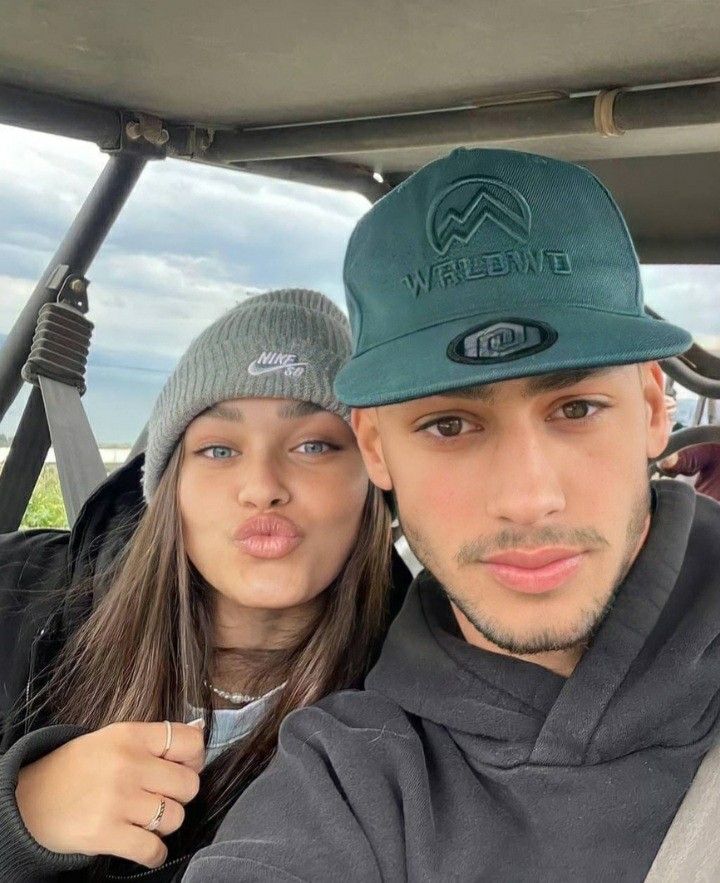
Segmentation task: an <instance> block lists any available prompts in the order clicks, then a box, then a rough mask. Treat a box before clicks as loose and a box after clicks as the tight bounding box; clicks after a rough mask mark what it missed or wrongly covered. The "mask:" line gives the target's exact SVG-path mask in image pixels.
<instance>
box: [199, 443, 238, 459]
mask: <svg viewBox="0 0 720 883" xmlns="http://www.w3.org/2000/svg"><path fill="white" fill-rule="evenodd" d="M200 453H201V454H202V455H203V457H207V459H208V460H229V459H230V457H232V456H233V454H235V453H236V451H234V450H233V449H232V448H228V447H226V446H225V445H213V446H212V447H210V448H205V449H204V450H202V451H200Z"/></svg>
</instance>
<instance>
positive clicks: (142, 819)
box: [127, 791, 185, 837]
mask: <svg viewBox="0 0 720 883" xmlns="http://www.w3.org/2000/svg"><path fill="white" fill-rule="evenodd" d="M161 800H163V801H164V802H165V806H164V809H163V813H162V818H161V819H160V824H159V825H158V826H157V828H156V829H155V830H154V831H152V832H150V833H153V834H157V835H158V836H159V837H167V835H168V834H172V833H173V831H177V829H178V828H179V827H180V826H181V825H182V823H183V822H184V821H185V810H184V809H183V807H182V805H181V804H179V803H177V801H175V800H172V799H171V798H170V797H166V796H164V795H162V794H149V793H148V792H147V791H143V792H142V794H140V795H139V796H138V798H137V800H134V801H133V803H132V806H131V808H130V812H129V813H128V816H129V817H128V819H127V821H128V822H130V823H131V824H133V825H138V826H139V827H140V828H145V826H146V825H149V824H150V822H151V821H152V820H153V819H154V818H155V816H156V814H157V812H158V810H159V809H160V801H161Z"/></svg>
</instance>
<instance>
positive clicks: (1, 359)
mask: <svg viewBox="0 0 720 883" xmlns="http://www.w3.org/2000/svg"><path fill="white" fill-rule="evenodd" d="M146 162H147V158H146V157H145V156H142V155H140V154H136V153H129V154H125V153H117V154H113V155H112V156H111V157H110V158H109V159H108V161H107V165H106V166H105V168H104V169H103V171H102V172H101V174H100V177H99V178H98V180H97V182H96V183H95V186H94V187H93V189H92V190H91V191H90V194H89V195H88V197H87V199H86V200H85V202H84V204H83V206H82V208H81V209H80V211H79V212H78V214H77V217H76V218H75V220H74V221H73V223H72V225H71V226H70V229H69V230H68V231H67V233H66V234H65V236H64V238H63V240H62V242H61V243H60V245H59V247H58V249H57V251H56V252H55V254H54V255H53V256H52V258H51V259H50V262H49V263H48V265H47V268H46V269H45V272H44V273H43V275H42V276H41V278H40V281H39V282H38V284H37V285H36V287H35V290H34V291H33V293H32V294H31V295H30V298H29V300H28V302H27V303H26V304H25V306H24V308H23V310H22V312H21V313H20V315H19V316H18V318H17V319H16V321H15V324H14V325H13V327H12V329H11V330H10V333H9V334H8V336H7V339H6V341H5V343H4V345H3V347H2V349H0V421H2V419H3V417H4V416H5V414H6V413H7V410H8V408H9V407H10V405H11V404H12V403H13V401H14V400H15V397H16V396H17V394H18V392H19V390H20V387H21V386H22V379H21V377H20V370H21V368H22V366H23V365H24V364H25V361H26V359H27V357H28V354H29V353H30V346H31V344H32V339H33V335H34V333H35V323H36V322H37V315H38V312H39V310H40V307H42V306H43V305H44V304H46V303H50V302H52V301H53V300H54V299H55V297H56V295H57V292H56V291H55V290H54V289H50V288H48V284H49V283H50V282H51V280H52V277H53V276H54V274H55V272H56V270H57V269H58V267H62V266H66V267H68V272H70V273H74V274H77V275H79V276H85V275H86V274H87V269H88V267H89V266H90V263H91V262H92V260H93V258H94V257H95V255H96V254H97V251H98V249H99V248H100V246H101V245H102V243H103V241H104V240H105V237H106V236H107V234H108V232H109V231H110V228H111V227H112V225H113V222H114V221H115V218H116V217H117V215H118V213H119V211H120V209H121V208H122V207H123V205H124V204H125V200H126V199H127V198H128V196H129V195H130V193H131V192H132V189H133V187H134V186H135V182H136V181H137V179H138V177H139V175H140V173H141V172H142V170H143V167H144V166H145V163H146Z"/></svg>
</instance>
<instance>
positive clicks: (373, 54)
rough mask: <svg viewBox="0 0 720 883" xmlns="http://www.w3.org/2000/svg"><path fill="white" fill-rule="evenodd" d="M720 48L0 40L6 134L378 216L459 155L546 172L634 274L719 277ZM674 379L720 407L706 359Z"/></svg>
mask: <svg viewBox="0 0 720 883" xmlns="http://www.w3.org/2000/svg"><path fill="white" fill-rule="evenodd" d="M718 45H720V16H718V15H717V8H716V6H715V4H713V3H691V4H689V3H687V2H686V0H656V2H654V3H652V4H648V3H630V2H628V3H618V4H591V3H589V2H577V0H546V2H544V3H542V4H539V3H535V2H531V0H523V2H517V3H513V4H497V3H495V2H491V0H453V2H452V3H445V4H439V3H437V2H429V0H420V2H418V0H392V2H390V0H367V2H365V3H363V4H346V3H337V2H336V0H308V2H306V3H304V4H303V5H302V13H301V14H299V12H298V6H297V4H296V2H295V0H265V2H263V3H259V2H252V3H244V4H241V5H240V4H231V3H226V4H214V6H213V14H212V15H208V14H207V13H206V12H205V11H202V12H201V11H200V10H199V8H198V7H197V6H196V5H195V4H191V3H190V2H188V0H156V2H155V3H153V4H149V5H145V6H143V7H138V8H136V9H134V11H133V14H132V15H127V12H126V10H125V8H124V7H123V6H122V4H94V3H90V2H88V0H67V2H65V3H63V4H61V5H52V4H43V5H41V6H38V5H37V4H26V5H25V6H24V7H18V8H17V9H16V10H15V11H14V13H13V15H12V16H10V17H6V20H5V22H4V25H3V28H2V29H1V30H0V123H6V124H10V125H16V126H22V127H26V128H30V129H35V130H39V131H45V132H50V133H55V134H61V135H67V136H70V137H75V138H80V139H83V140H86V141H92V142H95V143H96V144H98V145H99V146H100V148H101V149H103V150H105V151H107V152H108V153H109V155H110V157H111V159H112V158H113V157H117V156H131V157H132V156H141V157H142V158H143V161H144V160H146V159H155V158H165V157H168V158H180V159H184V160H189V161H193V162H199V163H210V164H213V165H216V166H223V167H227V168H229V169H237V170H242V171H248V172H255V173H259V174H263V175H270V176H276V177H280V178H284V179H288V180H294V181H301V182H306V183H310V184H315V185H320V186H325V187H333V188H340V189H347V190H355V191H359V192H361V193H363V194H364V195H365V196H367V197H368V198H369V199H370V200H376V199H378V198H380V197H381V196H382V195H383V194H384V193H386V192H388V190H389V189H391V188H392V187H393V186H396V185H397V184H399V183H400V182H401V181H402V180H404V178H406V177H407V176H408V175H409V174H411V173H412V172H413V171H414V170H415V169H417V168H419V167H420V166H422V165H423V164H425V163H426V162H428V161H429V160H431V159H433V158H435V157H439V156H442V155H443V154H445V153H447V152H448V151H449V150H450V149H452V148H453V147H456V146H487V147H504V148H512V149H518V150H526V151H531V152H537V153H542V154H546V155H549V156H553V157H558V158H562V159H566V160H571V161H576V162H580V163H581V164H583V165H585V166H587V167H588V168H589V169H590V170H592V171H593V172H594V173H595V174H597V175H598V177H599V178H600V179H601V180H602V181H603V182H604V183H606V184H607V185H608V187H609V189H610V190H611V191H612V193H613V194H614V196H615V197H616V199H617V201H618V203H619V204H620V207H621V209H622V210H623V212H624V214H625V216H626V219H627V222H628V226H629V228H630V230H631V232H632V234H633V237H634V240H635V242H636V246H637V249H638V254H639V257H640V260H641V262H642V263H646V264H674V265H682V264H717V263H720V247H719V246H720V212H718V210H717V206H718V205H719V204H720V57H719V56H718V50H717V47H718ZM138 173H139V172H138ZM71 269H72V268H71ZM80 275H82V274H80ZM48 299H49V297H46V300H48ZM648 304H649V307H652V306H653V303H652V296H651V295H650V296H649V297H648ZM0 356H1V353H0ZM665 369H666V372H667V374H668V376H669V378H670V382H676V383H678V384H681V385H682V386H683V387H685V388H686V389H688V390H691V391H692V392H693V393H696V394H697V395H698V396H699V397H700V398H701V399H702V398H705V399H717V398H720V358H718V357H717V356H716V355H714V354H713V353H711V352H708V351H706V350H704V349H702V348H701V347H699V346H697V345H696V346H694V347H693V349H691V350H690V351H689V352H688V353H687V354H686V355H685V356H683V357H682V358H679V359H671V360H668V362H667V363H665ZM4 370H8V369H7V365H6V364H5V363H3V362H2V358H1V357H0V383H1V382H2V371H4ZM4 406H5V403H4V402H3V401H2V397H1V396H0V419H1V418H2V416H3V414H4V410H3V407H4ZM698 410H699V409H698ZM689 431H692V432H694V433H695V435H693V441H692V442H688V441H687V439H688V436H685V437H683V436H682V432H689ZM717 432H718V430H717V428H716V427H702V428H701V435H700V436H698V430H683V431H681V432H680V433H678V434H677V437H676V438H674V440H673V441H672V442H671V447H670V448H669V449H668V451H671V450H672V449H673V448H674V449H677V448H679V447H683V446H685V445H686V444H688V443H692V444H695V443H697V439H698V438H700V440H701V441H702V440H706V439H708V438H712V439H713V440H716V441H720V437H718V436H717ZM708 433H709V434H708Z"/></svg>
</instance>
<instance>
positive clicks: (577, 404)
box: [550, 399, 604, 420]
mask: <svg viewBox="0 0 720 883" xmlns="http://www.w3.org/2000/svg"><path fill="white" fill-rule="evenodd" d="M602 407H604V406H603V405H601V404H599V403H597V402H588V401H586V400H585V399H577V401H574V402H566V403H565V404H564V405H561V406H560V407H559V408H558V409H557V410H556V411H554V412H553V413H552V414H551V415H550V416H551V419H558V420H562V419H565V420H583V419H585V418H586V417H592V416H593V414H596V413H597V412H598V411H599V410H600V409H601V408H602Z"/></svg>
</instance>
